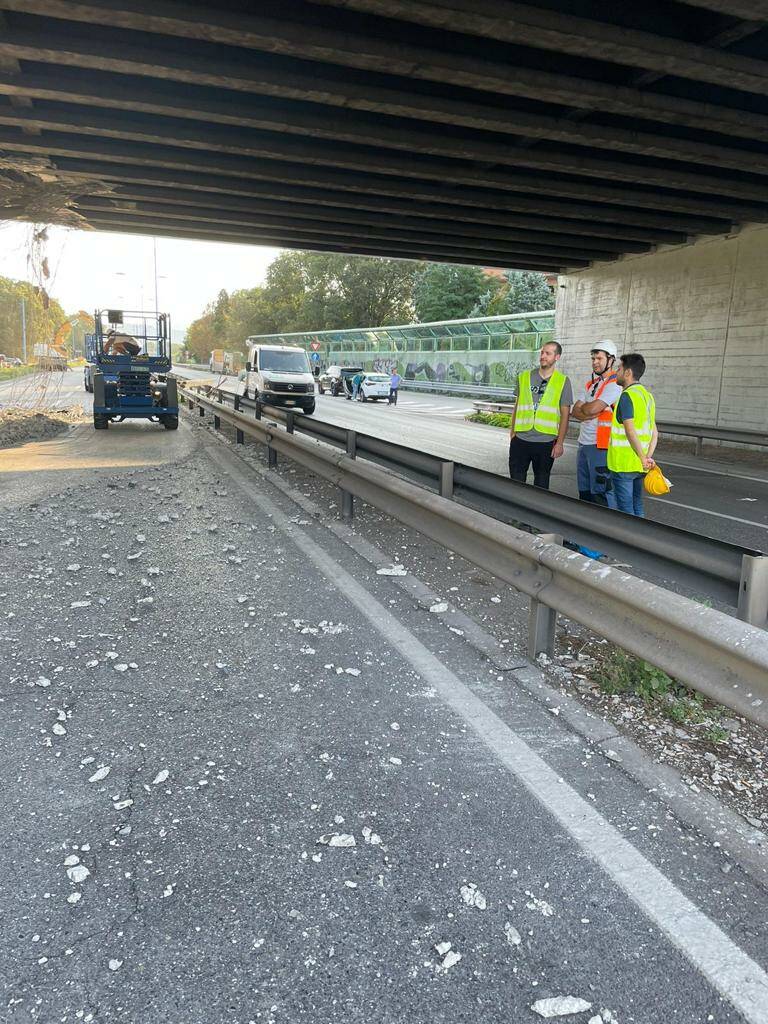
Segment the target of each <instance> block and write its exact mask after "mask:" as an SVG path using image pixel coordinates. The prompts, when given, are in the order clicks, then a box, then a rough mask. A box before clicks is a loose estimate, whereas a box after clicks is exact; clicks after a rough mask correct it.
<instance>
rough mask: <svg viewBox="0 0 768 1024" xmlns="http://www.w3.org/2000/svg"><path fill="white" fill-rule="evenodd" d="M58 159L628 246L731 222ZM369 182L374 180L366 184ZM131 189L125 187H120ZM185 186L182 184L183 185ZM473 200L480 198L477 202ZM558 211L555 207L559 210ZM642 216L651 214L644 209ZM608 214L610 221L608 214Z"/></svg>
mask: <svg viewBox="0 0 768 1024" xmlns="http://www.w3.org/2000/svg"><path fill="white" fill-rule="evenodd" d="M56 166H57V167H58V168H60V169H61V170H62V171H65V172H66V173H67V174H68V175H70V176H72V175H82V177H83V178H84V179H85V180H88V179H93V178H97V179H98V178H101V179H103V180H107V179H108V180H109V182H110V183H112V182H115V183H118V184H120V185H121V186H131V187H133V186H137V187H138V186H147V187H150V188H152V187H156V190H157V193H158V194H159V193H160V192H162V193H163V194H166V195H167V194H171V195H176V194H179V192H180V190H185V189H189V190H194V191H195V193H197V192H206V193H208V192H214V193H216V194H219V195H221V196H223V197H227V196H233V197H237V198H246V199H273V200H276V201H278V202H287V203H305V204H308V205H309V204H311V205H312V207H313V208H315V209H323V208H325V207H333V208H334V209H338V208H344V209H348V210H360V211H364V212H365V211H374V212H376V213H381V214H394V215H396V216H400V215H403V214H404V215H406V216H412V217H418V218H426V219H437V220H440V219H442V218H449V219H450V220H451V221H452V222H458V223H466V224H472V225H480V226H481V227H480V228H479V230H483V226H484V225H494V226H496V227H499V228H502V229H503V228H505V227H510V228H531V229H533V230H535V231H544V232H555V233H557V232H564V233H566V234H567V233H577V232H582V233H584V234H587V235H590V236H592V237H594V238H596V239H599V240H600V244H603V241H602V240H603V239H605V243H606V244H608V243H609V242H610V243H611V245H613V244H615V245H616V246H621V247H622V251H626V250H624V249H623V245H624V243H625V242H627V241H637V242H639V243H641V244H642V243H650V244H660V243H663V244H667V245H677V244H679V243H682V242H684V241H685V240H686V238H687V237H688V234H690V233H694V232H697V231H702V230H706V231H710V232H717V231H718V230H721V229H722V230H724V229H725V228H727V224H724V223H722V222H715V223H712V224H709V223H706V222H705V224H704V225H703V226H702V225H695V224H694V225H690V224H688V223H687V222H681V227H682V228H683V229H682V230H671V229H670V228H669V227H661V226H660V225H661V224H663V223H666V222H665V220H664V218H659V219H658V222H654V226H653V227H642V226H639V225H637V224H635V223H634V222H632V223H626V222H625V221H624V220H622V219H621V218H622V217H629V219H630V221H633V220H634V218H633V215H632V213H628V211H626V210H623V209H621V208H619V207H617V208H611V207H607V206H605V207H594V208H593V207H589V206H579V207H574V206H568V205H566V204H559V205H555V204H553V203H549V202H547V200H544V199H536V198H526V197H523V196H517V197H515V208H514V209H512V208H511V207H510V200H509V197H508V196H507V195H505V194H504V193H494V192H490V191H489V192H483V191H482V190H480V189H476V190H469V189H467V190H461V191H460V192H456V191H455V190H451V189H441V188H439V187H438V186H433V185H429V184H427V183H425V182H421V183H413V184H411V183H406V184H404V185H398V184H397V182H395V181H393V180H392V179H388V178H383V179H377V178H376V177H375V176H369V177H368V178H367V179H361V180H357V181H356V182H355V180H354V179H353V180H352V182H349V181H346V180H345V179H344V177H343V175H337V176H335V177H334V178H333V180H329V181H325V182H324V184H325V186H326V187H325V188H316V187H312V186H311V185H309V186H307V185H304V184H300V183H299V184H295V183H294V178H295V175H296V173H297V171H298V168H290V169H289V170H287V177H286V176H281V175H280V173H279V170H278V172H277V174H276V176H275V178H274V179H273V180H268V179H264V180H257V179H255V178H254V177H251V178H250V179H249V180H245V179H243V178H234V177H225V176H224V175H223V174H220V173H216V169H215V168H211V172H212V173H205V172H202V173H201V172H200V171H189V170H185V169H182V168H169V167H159V166H155V165H153V164H150V163H146V164H142V165H139V164H136V165H125V162H124V161H123V162H120V163H107V162H106V161H102V160H88V159H78V158H70V157H61V158H59V159H57V160H56ZM366 183H367V184H366ZM120 192H121V193H122V194H127V193H126V191H125V188H120ZM181 194H183V191H182V193H181ZM473 203H474V205H472V204H473ZM555 211H556V213H557V214H558V216H555V215H553V214H554V212H555ZM638 216H639V217H640V218H642V217H644V214H642V213H639V215H638ZM600 218H606V223H603V221H602V219H600Z"/></svg>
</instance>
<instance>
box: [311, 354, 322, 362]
mask: <svg viewBox="0 0 768 1024" xmlns="http://www.w3.org/2000/svg"><path fill="white" fill-rule="evenodd" d="M309 358H310V359H311V360H312V362H313V363H319V362H320V353H319V352H313V353H312V355H311V356H310V357H309Z"/></svg>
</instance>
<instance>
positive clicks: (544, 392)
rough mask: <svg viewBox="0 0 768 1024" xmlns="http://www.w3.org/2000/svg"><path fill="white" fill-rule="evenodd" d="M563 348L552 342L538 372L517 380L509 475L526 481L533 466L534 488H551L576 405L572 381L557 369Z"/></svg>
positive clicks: (544, 349)
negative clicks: (569, 417)
mask: <svg viewBox="0 0 768 1024" xmlns="http://www.w3.org/2000/svg"><path fill="white" fill-rule="evenodd" d="M562 354H563V348H562V346H561V345H560V343H559V342H557V341H549V342H547V344H546V345H543V346H542V349H541V352H540V353H539V368H538V370H525V371H524V372H523V373H521V374H520V375H519V376H518V378H517V404H516V405H515V411H514V412H513V413H512V423H511V426H510V431H509V475H510V477H511V478H512V479H513V480H518V481H519V482H520V483H525V482H526V477H527V475H528V469H529V468H530V467H531V466H533V485H534V487H543V488H545V489H548V488H549V476H550V473H551V472H552V466H553V465H554V462H555V459H559V458H560V456H561V455H562V454H563V451H564V448H563V442H564V440H565V434H566V431H567V430H568V416H569V413H570V408H571V404H572V403H573V388H572V386H571V382H570V380H569V379H568V378H567V377H566V375H565V374H564V373H561V372H560V371H559V370H558V369H557V363H558V361H559V360H560V357H561V356H562Z"/></svg>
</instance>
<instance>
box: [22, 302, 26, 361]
mask: <svg viewBox="0 0 768 1024" xmlns="http://www.w3.org/2000/svg"><path fill="white" fill-rule="evenodd" d="M21 358H22V359H23V360H24V365H25V366H26V364H27V303H26V302H25V300H24V299H22V300H21Z"/></svg>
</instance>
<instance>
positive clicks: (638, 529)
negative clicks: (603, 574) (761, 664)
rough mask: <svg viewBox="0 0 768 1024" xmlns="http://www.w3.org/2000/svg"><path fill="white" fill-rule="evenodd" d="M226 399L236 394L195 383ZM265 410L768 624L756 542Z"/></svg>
mask: <svg viewBox="0 0 768 1024" xmlns="http://www.w3.org/2000/svg"><path fill="white" fill-rule="evenodd" d="M201 386H203V387H205V388H206V390H207V391H208V392H209V393H213V394H216V395H218V396H220V398H221V399H222V400H223V401H224V402H227V403H234V401H235V397H236V396H235V395H234V394H233V393H232V392H229V391H225V390H223V389H222V388H217V387H213V386H211V385H207V384H201ZM237 405H238V407H239V408H240V409H243V408H245V409H252V410H255V407H256V403H255V402H254V401H252V400H251V399H246V398H240V397H238V398H237ZM266 408H268V409H269V416H270V417H272V418H274V419H276V420H279V421H281V422H284V423H285V422H287V420H288V419H289V418H290V419H291V421H292V422H291V429H292V430H295V431H299V432H301V433H304V434H307V435H309V436H310V437H314V438H316V439H317V440H320V441H325V442H326V443H328V444H331V445H334V446H335V447H338V448H341V449H342V450H344V451H349V450H350V448H351V447H352V448H354V450H355V451H356V452H357V453H358V454H360V455H362V456H365V457H366V458H368V459H370V460H371V461H374V462H376V463H378V464H379V465H381V466H384V467H385V468H387V469H394V470H396V471H398V472H401V473H405V474H406V475H408V476H410V477H411V478H413V479H416V480H417V482H418V483H420V484H421V485H422V486H424V485H426V486H428V487H432V488H434V489H436V490H438V491H439V492H440V493H441V494H443V495H444V496H451V497H453V498H454V499H455V500H458V501H460V502H461V503H462V504H465V505H467V506H469V507H471V508H474V509H476V510H478V511H480V512H484V513H485V514H486V515H489V516H492V517H494V518H495V519H498V520H500V521H501V522H507V523H510V524H513V525H515V526H518V527H520V526H521V525H522V526H524V527H527V528H529V529H534V530H536V531H540V532H543V533H553V534H557V535H559V536H561V537H564V538H565V539H566V540H569V541H572V542H573V543H575V544H578V545H581V546H583V547H586V548H589V549H591V550H597V551H602V552H604V553H605V554H606V555H608V556H609V557H610V558H612V559H614V560H615V561H618V562H621V563H624V564H625V565H626V564H627V563H628V564H630V565H631V566H632V568H633V570H635V571H637V572H639V573H641V574H642V575H644V576H650V577H652V578H655V579H658V580H662V581H670V582H674V583H676V584H678V585H680V586H682V587H684V588H686V589H687V590H688V591H689V592H691V593H692V594H695V595H696V596H697V597H700V598H704V599H710V600H712V601H717V602H718V603H722V604H725V605H728V606H729V607H731V608H734V609H735V610H736V613H737V617H738V618H740V619H742V620H743V621H745V622H749V623H751V624H752V625H756V626H760V627H761V628H768V556H766V555H765V553H764V552H762V551H760V550H758V549H755V548H744V547H741V546H739V545H736V544H729V543H727V542H726V541H721V540H716V539H714V538H710V537H705V536H702V535H701V534H695V533H689V532H688V531H687V530H681V529H678V528H677V527H673V526H666V525H664V524H662V523H657V522H654V521H653V520H651V519H639V518H637V517H635V516H626V515H623V514H622V513H619V512H615V511H613V510H611V509H607V508H603V507H601V506H599V505H592V504H587V503H585V502H583V501H579V500H578V499H577V498H570V497H568V496H566V495H563V494H557V493H555V492H553V491H544V490H541V489H540V488H536V487H529V486H527V485H525V484H520V483H517V482H515V481H513V480H508V479H507V478H506V477H502V476H499V475H498V474H496V473H489V472H487V471H486V470H482V469H476V468H475V467H473V466H467V465H464V464H462V463H458V462H450V461H448V460H445V459H442V458H440V457H438V456H436V455H431V454H429V453H428V452H423V451H419V450H418V449H414V448H408V447H406V446H405V445H400V444H397V443H395V442H392V441H385V440H383V439H382V438H380V437H375V436H372V435H369V434H363V433H360V432H358V431H353V430H350V429H348V428H346V427H340V426H337V425H336V424H333V423H327V422H324V421H323V420H320V419H318V418H317V417H316V416H302V415H300V414H299V413H295V414H290V416H289V413H287V412H286V410H284V409H277V408H275V407H264V406H262V409H266Z"/></svg>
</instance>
